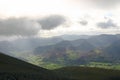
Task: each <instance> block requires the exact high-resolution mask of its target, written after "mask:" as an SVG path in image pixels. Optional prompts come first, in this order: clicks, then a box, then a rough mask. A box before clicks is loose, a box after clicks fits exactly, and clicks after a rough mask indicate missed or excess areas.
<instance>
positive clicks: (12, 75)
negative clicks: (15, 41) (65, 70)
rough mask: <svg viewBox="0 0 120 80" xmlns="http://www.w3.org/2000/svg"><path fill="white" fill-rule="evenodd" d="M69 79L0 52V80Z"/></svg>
mask: <svg viewBox="0 0 120 80" xmlns="http://www.w3.org/2000/svg"><path fill="white" fill-rule="evenodd" d="M59 79H60V80H70V79H66V78H62V77H58V76H57V75H56V74H54V73H53V72H52V71H50V70H47V69H44V68H41V67H38V66H35V65H32V64H30V63H27V62H24V61H21V60H19V59H16V58H13V57H10V56H7V55H5V54H3V53H0V80H59Z"/></svg>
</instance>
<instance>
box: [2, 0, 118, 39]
mask: <svg viewBox="0 0 120 80" xmlns="http://www.w3.org/2000/svg"><path fill="white" fill-rule="evenodd" d="M119 14H120V0H0V39H6V38H8V37H9V39H12V38H15V39H16V37H31V36H36V37H52V36H59V35H64V34H70V35H71V34H77V35H96V34H119V33H120V22H119V21H120V16H119Z"/></svg>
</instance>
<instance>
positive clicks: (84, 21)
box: [79, 20, 88, 26]
mask: <svg viewBox="0 0 120 80" xmlns="http://www.w3.org/2000/svg"><path fill="white" fill-rule="evenodd" d="M79 23H80V24H81V25H84V26H86V25H87V24H88V21H86V20H82V21H80V22H79Z"/></svg>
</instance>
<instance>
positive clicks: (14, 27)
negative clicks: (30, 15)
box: [0, 18, 40, 36]
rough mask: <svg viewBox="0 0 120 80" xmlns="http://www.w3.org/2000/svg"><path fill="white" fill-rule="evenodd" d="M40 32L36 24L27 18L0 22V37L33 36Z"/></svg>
mask: <svg viewBox="0 0 120 80" xmlns="http://www.w3.org/2000/svg"><path fill="white" fill-rule="evenodd" d="M39 30H40V26H39V25H38V24H37V22H35V21H33V20H29V19H27V18H9V19H5V20H3V19H1V20H0V36H14V35H21V36H33V35H36V34H37V33H38V32H39Z"/></svg>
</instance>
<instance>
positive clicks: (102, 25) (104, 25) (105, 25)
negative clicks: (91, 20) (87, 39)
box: [97, 19, 118, 29]
mask: <svg viewBox="0 0 120 80" xmlns="http://www.w3.org/2000/svg"><path fill="white" fill-rule="evenodd" d="M97 26H98V27H99V28H102V29H108V28H111V27H118V26H117V24H115V23H114V22H113V20H111V19H109V20H108V21H107V22H100V23H97Z"/></svg>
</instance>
